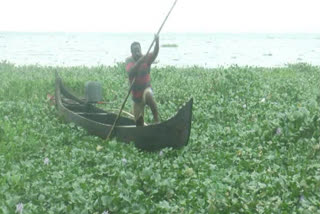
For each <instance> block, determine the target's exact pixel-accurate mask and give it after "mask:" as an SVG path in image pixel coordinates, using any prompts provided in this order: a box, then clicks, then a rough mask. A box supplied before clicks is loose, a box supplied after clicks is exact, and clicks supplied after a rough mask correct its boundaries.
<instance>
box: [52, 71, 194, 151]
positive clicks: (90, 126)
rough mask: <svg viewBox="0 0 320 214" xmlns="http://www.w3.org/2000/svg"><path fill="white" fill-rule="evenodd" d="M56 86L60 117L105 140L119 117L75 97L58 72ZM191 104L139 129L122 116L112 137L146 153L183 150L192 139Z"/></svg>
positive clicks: (57, 106) (129, 119) (56, 100)
mask: <svg viewBox="0 0 320 214" xmlns="http://www.w3.org/2000/svg"><path fill="white" fill-rule="evenodd" d="M55 87H56V88H55V103H56V109H57V111H58V114H59V115H60V116H62V117H63V118H64V119H65V120H66V121H67V122H73V123H75V124H76V125H78V126H81V127H83V128H84V129H85V130H87V131H88V133H89V134H92V135H96V136H99V137H101V138H103V139H105V138H106V137H107V135H108V133H109V131H110V129H111V127H112V124H113V122H114V120H115V119H116V117H117V114H115V113H111V112H107V111H105V110H102V109H100V108H98V107H96V106H95V105H92V104H88V103H86V102H85V101H84V100H82V99H80V98H78V97H76V96H75V95H73V94H72V93H71V92H70V91H69V90H67V88H66V87H65V86H64V84H63V82H62V79H61V78H60V77H59V75H58V73H56V82H55ZM66 100H67V101H66ZM192 103H193V99H192V98H191V99H190V100H189V101H188V102H187V103H186V104H185V105H184V106H183V107H182V108H181V109H180V110H179V111H178V112H177V114H176V115H175V116H173V117H172V118H170V119H168V120H166V121H164V122H161V123H159V124H153V125H148V126H143V127H136V125H135V121H134V120H133V119H131V118H127V117H123V116H121V117H120V119H119V121H118V123H117V126H116V127H115V128H114V130H113V132H112V136H111V137H115V138H116V139H117V141H120V142H126V143H129V142H134V144H135V146H136V147H138V148H140V149H142V150H147V151H155V150H159V149H162V148H165V147H172V148H175V149H177V148H181V147H183V146H185V145H187V144H188V140H189V136H190V130H191V119H192V118H191V117H192Z"/></svg>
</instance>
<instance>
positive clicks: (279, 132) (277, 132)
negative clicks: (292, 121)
mask: <svg viewBox="0 0 320 214" xmlns="http://www.w3.org/2000/svg"><path fill="white" fill-rule="evenodd" d="M281 134H282V128H280V127H279V128H277V130H276V135H281Z"/></svg>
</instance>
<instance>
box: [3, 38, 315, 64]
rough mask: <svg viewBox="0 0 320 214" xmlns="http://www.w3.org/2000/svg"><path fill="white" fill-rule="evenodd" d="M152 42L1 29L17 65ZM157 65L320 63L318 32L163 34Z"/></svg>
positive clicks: (121, 55) (91, 57)
mask: <svg viewBox="0 0 320 214" xmlns="http://www.w3.org/2000/svg"><path fill="white" fill-rule="evenodd" d="M152 40H153V34H147V33H130V34H125V33H119V34H115V33H13V32H0V61H3V60H7V61H9V62H11V63H15V64H18V65H28V64H40V65H53V66H54V65H62V66H77V65H86V66H97V65H114V64H115V63H117V62H122V61H124V60H125V58H126V57H127V56H129V55H130V44H131V43H132V42H133V41H139V42H140V43H141V46H142V51H143V52H144V53H145V52H146V51H147V50H148V48H149V46H150V43H151V42H152ZM164 44H175V45H176V47H160V52H159V55H158V58H157V65H158V66H166V65H173V66H178V67H185V66H194V65H197V66H204V67H219V66H229V65H234V64H237V65H240V66H244V65H249V66H263V67H278V66H284V65H286V64H288V63H299V62H306V63H310V64H312V65H320V34H222V33H217V34H197V33H177V34H176V33H164V34H161V35H160V46H161V45H164Z"/></svg>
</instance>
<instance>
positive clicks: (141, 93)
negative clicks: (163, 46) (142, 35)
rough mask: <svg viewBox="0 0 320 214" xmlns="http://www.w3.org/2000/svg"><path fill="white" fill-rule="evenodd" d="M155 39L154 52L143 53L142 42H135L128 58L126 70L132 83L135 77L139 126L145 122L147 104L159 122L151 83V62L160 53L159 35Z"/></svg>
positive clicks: (155, 120)
mask: <svg viewBox="0 0 320 214" xmlns="http://www.w3.org/2000/svg"><path fill="white" fill-rule="evenodd" d="M154 39H155V42H156V45H155V47H154V50H153V52H151V53H149V54H148V55H142V53H141V45H140V43H139V42H133V43H132V44H131V56H130V57H128V58H127V59H126V71H127V73H128V75H129V82H130V85H131V84H132V81H133V79H134V78H135V82H134V84H133V86H132V91H131V94H132V99H133V114H134V117H135V120H136V124H137V126H143V124H144V107H145V105H148V106H149V107H150V109H151V111H152V114H153V119H154V122H155V123H158V122H159V116H158V110H157V104H156V102H155V100H154V97H153V92H152V88H151V83H150V81H151V78H150V70H151V64H152V63H153V62H154V60H155V59H156V58H157V56H158V53H159V36H158V35H156V36H155V38H154Z"/></svg>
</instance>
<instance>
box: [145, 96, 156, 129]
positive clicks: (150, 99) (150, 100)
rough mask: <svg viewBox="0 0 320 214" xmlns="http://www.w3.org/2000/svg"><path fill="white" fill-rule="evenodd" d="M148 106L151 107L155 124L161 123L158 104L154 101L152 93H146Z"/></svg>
mask: <svg viewBox="0 0 320 214" xmlns="http://www.w3.org/2000/svg"><path fill="white" fill-rule="evenodd" d="M146 104H147V105H148V106H149V107H150V109H151V111H152V114H153V120H154V122H155V123H159V115H158V108H157V104H156V102H155V101H154V99H153V95H152V93H150V92H146Z"/></svg>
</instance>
